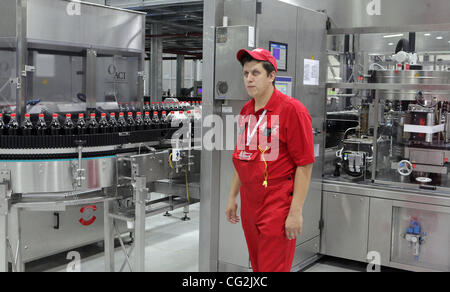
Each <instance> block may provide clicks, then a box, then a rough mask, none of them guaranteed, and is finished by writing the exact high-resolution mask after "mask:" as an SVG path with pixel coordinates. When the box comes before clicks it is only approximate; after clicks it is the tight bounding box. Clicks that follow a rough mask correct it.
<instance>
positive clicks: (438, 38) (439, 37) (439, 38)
mask: <svg viewBox="0 0 450 292" xmlns="http://www.w3.org/2000/svg"><path fill="white" fill-rule="evenodd" d="M436 39H437V40H442V39H444V37H441V36H438V37H436Z"/></svg>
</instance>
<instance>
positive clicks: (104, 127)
mask: <svg viewBox="0 0 450 292" xmlns="http://www.w3.org/2000/svg"><path fill="white" fill-rule="evenodd" d="M98 128H99V132H100V134H106V133H108V132H109V124H108V121H107V120H106V114H105V113H102V114H101V117H100V121H99V122H98Z"/></svg>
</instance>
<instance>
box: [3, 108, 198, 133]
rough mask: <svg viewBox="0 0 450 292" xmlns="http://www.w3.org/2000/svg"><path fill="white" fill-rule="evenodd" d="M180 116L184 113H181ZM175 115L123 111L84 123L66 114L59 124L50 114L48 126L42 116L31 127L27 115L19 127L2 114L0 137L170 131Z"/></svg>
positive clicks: (80, 117)
mask: <svg viewBox="0 0 450 292" xmlns="http://www.w3.org/2000/svg"><path fill="white" fill-rule="evenodd" d="M180 113H181V114H183V112H182V111H180ZM188 113H190V112H188ZM107 116H109V117H107ZM174 116H175V115H174V111H172V112H170V113H169V114H167V112H166V111H163V112H162V113H161V115H159V113H158V111H153V115H152V116H150V112H148V111H147V112H145V114H144V116H142V113H141V112H136V114H133V112H128V113H127V116H126V117H125V114H124V113H123V112H119V114H118V118H116V113H114V112H111V113H109V114H106V113H102V114H101V117H100V119H99V120H98V119H97V117H96V114H95V113H91V114H90V116H89V119H88V120H85V115H84V114H83V113H80V114H78V119H77V120H76V121H74V120H72V115H71V114H66V118H65V121H64V122H63V123H61V122H60V121H59V117H58V115H57V114H53V115H52V120H51V122H50V123H49V124H48V123H47V122H46V121H45V117H44V114H39V119H38V121H37V122H36V123H34V124H33V123H32V121H31V118H30V114H26V115H25V120H24V121H23V123H22V125H21V126H20V125H19V123H18V122H17V116H16V114H15V113H12V114H11V115H10V121H9V123H7V124H5V123H4V120H3V114H0V135H9V136H17V135H21V136H32V135H37V136H44V135H52V136H57V135H86V134H106V133H116V132H131V131H142V130H150V129H168V128H171V125H172V119H173V117H174Z"/></svg>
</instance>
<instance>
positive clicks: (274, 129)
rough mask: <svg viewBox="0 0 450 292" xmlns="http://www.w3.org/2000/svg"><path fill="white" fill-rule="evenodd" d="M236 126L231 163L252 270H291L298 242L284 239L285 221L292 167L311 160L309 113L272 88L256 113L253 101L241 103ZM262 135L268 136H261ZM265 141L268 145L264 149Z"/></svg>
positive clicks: (311, 135) (292, 183)
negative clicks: (238, 192)
mask: <svg viewBox="0 0 450 292" xmlns="http://www.w3.org/2000/svg"><path fill="white" fill-rule="evenodd" d="M264 111H265V112H266V114H265V117H264V122H262V123H260V125H259V127H258V130H257V133H258V134H257V135H254V136H253V137H252V136H251V132H252V131H253V129H254V128H255V126H256V124H257V123H256V121H258V120H259V119H260V117H261V115H263V113H264ZM249 116H254V119H253V121H252V120H251V119H250V121H251V122H250V124H251V126H250V130H249V129H248V124H249V123H248V117H249ZM274 116H278V119H279V122H278V123H277V124H276V122H275V123H273V122H272V121H274V120H275V121H276V118H275V119H274V118H273V117H274ZM245 117H247V119H245ZM239 127H240V131H239V135H238V144H237V146H236V149H235V151H234V153H233V163H234V166H235V168H236V171H237V172H238V175H239V179H240V181H241V189H240V194H241V205H242V206H241V218H242V227H243V229H244V234H245V238H246V241H247V246H248V250H249V254H250V261H251V265H252V269H253V271H254V272H289V271H290V270H291V266H292V262H293V259H294V252H295V243H296V240H289V239H288V238H287V237H286V234H285V222H286V218H287V216H288V214H289V210H290V206H291V202H292V198H293V191H294V178H295V172H296V169H297V167H298V166H305V165H308V164H312V163H314V144H313V132H312V122H311V116H310V115H309V113H308V110H307V109H306V108H305V107H304V106H303V105H302V104H301V103H300V102H299V101H298V100H296V99H294V98H292V97H289V96H287V95H284V94H282V93H281V92H279V91H278V90H276V89H275V91H274V93H273V95H272V97H271V98H270V100H269V102H268V104H267V105H266V106H265V107H264V108H263V109H261V110H259V111H258V112H255V101H254V99H252V100H251V101H249V102H248V103H247V104H246V105H245V106H244V107H243V109H242V111H241V119H240V121H239ZM249 134H250V135H249ZM265 136H268V139H261V137H265ZM248 138H251V141H250V142H249V144H250V145H248V144H247V143H246V142H247V141H248V140H247V139H248ZM266 140H267V141H266ZM277 142H278V143H277ZM268 145H269V146H270V148H269V147H267V148H268V149H266V146H268ZM277 147H278V148H277ZM275 148H276V149H275ZM242 149H245V150H242ZM264 150H268V151H264ZM273 151H274V153H277V152H278V155H275V158H276V159H273V158H271V160H272V161H266V159H265V157H269V156H271V155H270V154H271V153H272V152H273ZM263 182H267V186H265V185H264V184H263Z"/></svg>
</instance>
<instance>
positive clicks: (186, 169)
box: [185, 166, 190, 203]
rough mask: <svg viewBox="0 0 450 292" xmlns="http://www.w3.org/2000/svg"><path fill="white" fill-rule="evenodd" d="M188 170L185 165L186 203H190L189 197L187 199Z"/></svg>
mask: <svg viewBox="0 0 450 292" xmlns="http://www.w3.org/2000/svg"><path fill="white" fill-rule="evenodd" d="M187 173H188V170H187V166H186V171H185V177H186V198H187V201H188V203H190V199H189V182H188V175H187Z"/></svg>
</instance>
